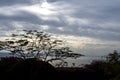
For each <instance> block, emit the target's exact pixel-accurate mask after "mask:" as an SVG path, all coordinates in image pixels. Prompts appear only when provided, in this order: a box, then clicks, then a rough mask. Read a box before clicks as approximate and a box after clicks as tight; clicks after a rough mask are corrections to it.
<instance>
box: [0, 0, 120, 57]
mask: <svg viewBox="0 0 120 80" xmlns="http://www.w3.org/2000/svg"><path fill="white" fill-rule="evenodd" d="M119 3H120V0H0V31H1V34H0V36H5V35H8V34H9V33H10V32H12V31H15V30H22V29H37V30H43V31H46V32H49V33H52V34H56V35H58V36H62V38H64V39H65V40H68V42H70V43H71V45H72V46H71V45H70V46H71V47H72V48H73V49H74V50H75V51H78V52H79V51H80V52H83V53H85V54H94V55H95V53H96V52H97V54H101V55H103V54H102V53H107V52H108V53H109V52H111V51H112V50H114V49H117V50H120V49H119V47H120V46H119V43H120V22H119V21H120V16H119V14H120V5H119ZM8 32H9V33H8ZM66 36H68V37H67V38H66ZM71 37H72V38H71ZM73 38H74V39H73ZM73 45H74V46H73ZM81 45H82V46H81ZM78 48H80V49H78Z"/></svg>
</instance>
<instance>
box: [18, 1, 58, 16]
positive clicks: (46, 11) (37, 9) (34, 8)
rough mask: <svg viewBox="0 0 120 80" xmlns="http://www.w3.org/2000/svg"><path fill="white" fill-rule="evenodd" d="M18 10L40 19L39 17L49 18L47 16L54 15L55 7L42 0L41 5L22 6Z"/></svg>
mask: <svg viewBox="0 0 120 80" xmlns="http://www.w3.org/2000/svg"><path fill="white" fill-rule="evenodd" d="M20 9H21V10H24V11H28V12H31V13H33V14H36V15H38V16H40V17H41V15H45V16H49V15H54V14H56V12H55V11H54V9H55V7H54V6H53V5H52V4H50V3H48V2H47V1H46V0H44V1H43V2H41V3H37V4H34V5H30V6H23V7H22V8H20Z"/></svg>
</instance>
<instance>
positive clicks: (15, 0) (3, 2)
mask: <svg viewBox="0 0 120 80" xmlns="http://www.w3.org/2000/svg"><path fill="white" fill-rule="evenodd" d="M28 3H30V0H0V6H11V5H17V4H28Z"/></svg>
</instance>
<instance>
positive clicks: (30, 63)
mask: <svg viewBox="0 0 120 80" xmlns="http://www.w3.org/2000/svg"><path fill="white" fill-rule="evenodd" d="M0 72H1V74H2V76H6V77H3V79H8V80H25V79H26V80H29V79H30V80H41V79H44V80H46V79H47V78H49V79H53V80H54V78H55V76H54V75H55V68H54V67H53V66H52V65H50V64H49V63H47V62H44V61H40V60H38V59H36V58H31V59H30V58H29V59H21V58H15V57H9V58H2V59H1V61H0ZM52 74H53V76H51V75H52Z"/></svg>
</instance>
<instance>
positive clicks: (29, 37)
mask: <svg viewBox="0 0 120 80" xmlns="http://www.w3.org/2000/svg"><path fill="white" fill-rule="evenodd" d="M11 37H12V38H8V39H6V40H4V41H0V50H5V51H9V52H10V54H12V55H15V56H18V57H22V58H39V59H41V60H43V61H52V60H59V59H65V58H68V57H71V58H78V57H80V56H83V55H82V54H77V53H74V52H73V51H72V50H70V48H69V47H66V46H64V44H63V43H64V42H63V41H62V40H59V39H57V38H56V39H54V38H52V37H51V35H49V34H48V33H45V32H42V31H37V30H23V32H22V33H19V34H12V35H11ZM49 56H50V57H49Z"/></svg>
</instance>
